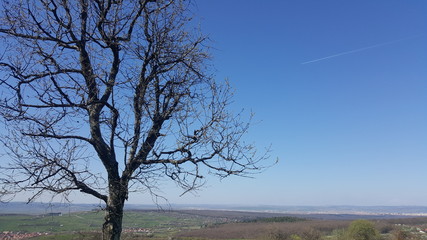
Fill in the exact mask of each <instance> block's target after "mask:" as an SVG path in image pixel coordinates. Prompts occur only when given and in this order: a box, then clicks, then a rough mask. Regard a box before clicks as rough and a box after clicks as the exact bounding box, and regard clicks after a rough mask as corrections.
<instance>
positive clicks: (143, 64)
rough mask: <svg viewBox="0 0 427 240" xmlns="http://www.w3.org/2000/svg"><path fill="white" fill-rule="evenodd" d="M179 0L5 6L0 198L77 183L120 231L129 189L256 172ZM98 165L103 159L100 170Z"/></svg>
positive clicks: (189, 185)
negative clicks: (3, 156)
mask: <svg viewBox="0 0 427 240" xmlns="http://www.w3.org/2000/svg"><path fill="white" fill-rule="evenodd" d="M188 4H189V3H188V2H186V1H184V0H168V1H167V0H157V1H156V0H120V1H117V0H114V1H113V0H26V1H24V0H16V1H2V3H1V5H2V6H1V7H2V8H1V9H2V10H0V11H1V13H0V41H1V46H2V49H1V51H2V53H1V55H0V68H1V73H0V78H1V80H0V88H1V96H0V115H1V117H2V120H3V127H4V128H5V129H4V130H3V131H2V133H3V134H2V136H1V142H2V143H3V146H5V147H6V150H5V151H6V153H7V156H8V159H10V161H9V162H8V163H6V162H2V164H1V166H0V167H1V170H2V172H1V173H0V174H1V175H0V180H1V186H2V190H1V192H0V194H1V196H3V197H4V196H10V195H12V196H13V195H15V194H18V193H20V192H31V193H32V197H31V198H30V199H29V201H33V200H34V199H36V198H37V197H39V196H41V195H42V194H44V193H45V192H50V193H53V194H62V195H63V196H65V197H66V196H67V194H68V193H69V192H70V191H80V192H82V193H84V194H88V195H91V196H93V197H95V198H98V199H100V200H101V201H103V202H104V203H105V205H106V209H105V211H106V215H105V222H104V224H103V227H102V231H103V239H120V235H121V231H122V218H123V207H124V204H125V201H126V200H127V199H128V195H129V193H130V192H132V191H146V190H149V191H150V192H152V191H153V190H154V189H155V187H156V183H157V181H158V180H159V179H161V178H163V177H167V178H169V179H171V180H173V181H174V182H176V183H177V184H178V185H179V186H180V187H182V188H183V189H184V192H186V191H191V190H194V189H196V188H197V187H198V186H200V185H201V184H203V182H204V180H203V179H204V176H205V175H206V174H209V173H212V174H215V175H218V176H220V177H227V176H230V175H246V174H249V173H254V172H258V171H259V170H260V168H261V167H262V166H260V165H259V163H260V161H261V160H263V159H265V158H266V156H265V155H257V154H256V152H255V148H254V146H252V145H251V144H247V143H245V142H244V140H243V139H242V137H243V136H244V134H245V133H246V132H247V129H248V126H249V124H248V122H247V121H244V120H242V119H241V118H242V116H241V115H240V114H233V113H232V112H230V111H228V110H227V108H228V106H229V104H230V100H231V96H232V93H231V91H230V88H229V86H228V85H227V84H226V83H218V82H215V81H214V79H213V78H212V77H211V76H210V75H209V74H208V68H207V60H208V59H209V52H208V48H207V47H206V46H205V41H206V38H205V37H204V36H203V35H201V34H200V33H199V32H198V30H197V29H190V30H189V26H190V25H189V20H190V19H189V17H188V16H187V15H188V12H187V9H188ZM97 166H102V170H100V169H98V168H97Z"/></svg>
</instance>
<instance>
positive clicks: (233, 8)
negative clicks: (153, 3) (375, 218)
mask: <svg viewBox="0 0 427 240" xmlns="http://www.w3.org/2000/svg"><path fill="white" fill-rule="evenodd" d="M196 5H197V7H196V10H195V11H194V12H195V14H196V15H197V16H198V17H199V18H200V20H201V27H202V30H203V31H204V32H205V33H206V34H208V36H210V38H211V40H212V46H214V47H215V50H213V56H214V60H213V64H214V66H215V68H216V71H217V72H216V76H217V78H218V79H224V78H229V80H230V81H231V83H232V85H233V86H234V87H235V89H236V96H235V106H236V107H243V108H245V109H251V110H252V111H254V112H255V113H256V119H257V120H258V121H260V122H259V123H258V124H257V125H256V126H254V127H253V128H252V131H251V133H250V135H249V137H251V139H253V140H254V141H255V142H256V143H257V145H258V146H260V147H263V146H268V145H269V144H270V143H271V144H272V146H273V150H274V151H273V152H272V156H273V157H278V158H279V159H280V161H279V163H278V164H277V165H276V166H274V167H272V168H270V169H268V170H267V171H265V172H264V173H262V174H260V175H257V176H256V178H255V179H246V178H236V177H234V178H229V179H226V180H223V181H222V182H220V181H217V180H211V181H210V182H208V184H207V188H205V189H204V190H203V191H200V192H198V193H197V195H196V197H194V196H193V195H191V194H190V195H187V196H184V197H181V198H176V196H177V195H178V194H177V193H174V191H173V190H167V189H165V191H166V192H165V195H166V196H167V197H168V198H169V200H170V201H171V202H176V203H232V204H265V205H269V204H273V205H427V191H426V187H425V186H426V185H427V1H424V0H411V1H406V0H378V1H368V0H363V1H342V0H322V1H317V0H298V1H287V0H286V1H278V0H266V1H252V0H250V1H247V0H232V1H230V0H216V1H206V0H200V1H196Z"/></svg>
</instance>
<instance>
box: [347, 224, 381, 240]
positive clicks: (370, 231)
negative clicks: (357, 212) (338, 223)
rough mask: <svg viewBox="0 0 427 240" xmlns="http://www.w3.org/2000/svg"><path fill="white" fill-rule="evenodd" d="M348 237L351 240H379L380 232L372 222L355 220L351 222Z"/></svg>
mask: <svg viewBox="0 0 427 240" xmlns="http://www.w3.org/2000/svg"><path fill="white" fill-rule="evenodd" d="M347 236H348V239H350V240H378V239H380V234H379V232H378V231H377V230H376V229H375V226H374V224H373V223H372V222H370V221H368V220H355V221H353V222H351V224H350V226H349V227H348V229H347Z"/></svg>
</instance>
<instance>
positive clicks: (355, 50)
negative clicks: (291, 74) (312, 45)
mask: <svg viewBox="0 0 427 240" xmlns="http://www.w3.org/2000/svg"><path fill="white" fill-rule="evenodd" d="M421 35H423V34H420V35H415V36H411V37H406V38H400V39H396V40H393V41H388V42H383V43H378V44H375V45H372V46H367V47H363V48H358V49H354V50H351V51H346V52H341V53H337V54H334V55H330V56H327V57H322V58H318V59H314V60H310V61H307V62H303V63H301V64H309V63H314V62H318V61H322V60H326V59H329V58H334V57H339V56H342V55H347V54H351V53H356V52H361V51H365V50H367V49H371V48H376V47H381V46H384V45H389V44H393V43H397V42H401V41H404V40H408V39H411V38H416V37H419V36H421Z"/></svg>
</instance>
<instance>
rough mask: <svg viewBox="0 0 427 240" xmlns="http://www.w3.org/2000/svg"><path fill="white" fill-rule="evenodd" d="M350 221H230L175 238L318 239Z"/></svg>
mask: <svg viewBox="0 0 427 240" xmlns="http://www.w3.org/2000/svg"><path fill="white" fill-rule="evenodd" d="M349 223H350V221H335V220H311V221H302V222H290V223H289V222H284V223H260V222H258V223H230V224H221V225H215V226H211V227H207V228H203V229H198V230H193V231H188V232H182V233H180V234H178V235H177V236H176V237H177V239H185V238H195V239H197V238H199V239H289V238H290V236H292V235H298V236H301V237H303V239H311V240H315V239H319V238H320V237H321V235H325V234H329V233H331V232H332V231H333V230H335V229H343V228H346V227H347V226H348V225H349Z"/></svg>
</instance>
